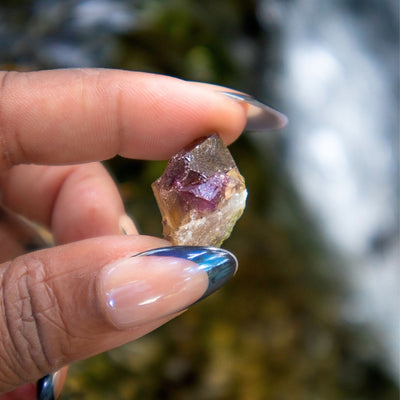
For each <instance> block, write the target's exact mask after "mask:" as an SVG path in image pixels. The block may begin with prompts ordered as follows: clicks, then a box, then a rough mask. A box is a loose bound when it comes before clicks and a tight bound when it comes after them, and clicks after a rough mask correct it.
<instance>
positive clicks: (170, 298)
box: [98, 246, 237, 329]
mask: <svg viewBox="0 0 400 400" xmlns="http://www.w3.org/2000/svg"><path fill="white" fill-rule="evenodd" d="M236 270H237V260H236V258H235V256H234V255H233V254H232V253H230V252H228V251H226V250H223V249H218V248H213V247H197V246H172V247H164V248H160V249H155V250H150V251H146V252H144V253H140V254H137V255H136V256H133V257H131V258H126V259H123V260H118V261H117V262H114V263H113V264H111V265H109V266H106V267H104V268H103V270H102V271H101V273H100V275H99V281H98V284H99V286H98V289H99V290H98V293H99V300H100V303H101V306H102V308H103V310H104V312H105V315H106V316H107V318H108V319H109V320H110V322H111V323H112V324H113V325H114V326H115V327H117V328H119V329H123V328H128V327H133V326H136V325H140V324H143V323H146V322H150V321H153V320H156V319H159V318H162V317H166V316H168V315H172V314H175V313H177V312H180V311H183V310H185V309H186V308H188V307H189V306H191V305H193V304H194V303H197V302H198V301H200V300H202V299H204V298H205V297H207V296H209V295H210V294H211V293H213V292H215V291H216V290H217V289H218V288H220V287H221V286H222V285H223V284H225V283H226V282H227V281H228V280H229V279H230V278H232V276H233V275H234V274H235V272H236Z"/></svg>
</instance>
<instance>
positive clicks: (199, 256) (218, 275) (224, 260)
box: [135, 246, 238, 301]
mask: <svg viewBox="0 0 400 400" xmlns="http://www.w3.org/2000/svg"><path fill="white" fill-rule="evenodd" d="M136 256H164V257H177V258H183V259H185V260H189V261H192V262H195V263H196V264H197V265H198V266H199V268H200V269H201V270H203V271H205V272H207V275H208V288H207V290H206V291H205V293H204V294H203V296H202V297H201V298H200V299H199V300H198V301H200V300H202V299H204V298H206V297H207V296H209V295H210V294H211V293H213V292H215V291H216V290H218V289H219V288H220V287H221V286H223V285H224V284H225V283H226V282H228V281H229V280H230V279H231V278H232V277H233V275H235V273H236V271H237V268H238V262H237V259H236V257H235V256H234V255H233V254H232V253H231V252H229V251H227V250H224V249H220V248H217V247H203V246H171V247H162V248H159V249H154V250H149V251H146V252H143V253H140V254H137V255H136ZM136 256H135V257H136Z"/></svg>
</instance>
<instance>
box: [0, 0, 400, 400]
mask: <svg viewBox="0 0 400 400" xmlns="http://www.w3.org/2000/svg"><path fill="white" fill-rule="evenodd" d="M0 66H1V67H2V68H3V69H15V70H24V71H27V70H36V69H44V68H60V67H111V68H124V69H132V70H141V71H149V72H156V73H162V74H168V75H173V76H177V77H180V78H183V79H189V80H200V81H207V82H214V83H217V84H221V85H226V86H230V87H233V88H236V89H239V90H242V91H244V92H247V93H250V94H252V95H254V96H255V97H257V98H258V99H260V100H262V101H264V102H266V103H268V104H270V105H272V106H274V107H275V108H277V109H279V110H280V111H282V112H284V113H286V114H287V115H288V116H289V119H290V124H289V125H288V126H287V127H286V128H285V129H284V130H282V131H280V132H271V133H257V132H255V133H246V134H244V135H243V136H242V137H241V138H240V139H239V141H238V142H237V143H235V144H233V145H232V146H231V151H232V153H233V155H234V158H235V159H236V162H237V164H238V167H239V169H240V170H241V172H242V174H243V175H244V176H245V178H246V181H247V186H248V190H249V199H248V206H247V209H246V211H245V214H244V215H243V217H242V218H241V220H240V221H239V223H238V225H237V227H236V228H235V230H234V232H233V234H232V236H231V238H230V239H229V240H228V241H227V242H225V244H224V247H226V248H227V249H230V250H232V251H233V252H234V253H235V254H236V255H237V257H238V259H239V262H240V270H239V272H238V274H237V275H236V277H235V278H234V280H233V281H231V282H230V283H229V284H228V285H226V286H225V287H224V288H223V289H222V290H220V291H219V292H218V293H217V294H215V295H213V296H211V297H210V298H208V299H207V300H205V301H204V302H202V303H201V304H198V305H196V306H194V307H193V308H192V309H191V310H190V311H188V312H187V313H185V314H184V315H183V316H181V317H179V318H178V319H176V320H174V321H172V322H170V323H169V324H167V325H166V326H164V327H162V328H160V329H159V330H157V331H156V332H154V333H152V334H150V335H148V336H146V337H144V338H142V339H140V340H138V341H136V342H134V343H130V344H127V345H125V346H123V347H121V348H119V349H116V350H113V351H110V352H108V353H105V354H101V355H99V356H97V357H94V358H92V359H90V360H87V361H83V362H80V363H77V364H76V365H74V366H72V368H71V369H70V376H69V378H68V380H67V384H66V387H65V391H64V393H63V396H62V398H63V399H71V400H72V399H134V400H141V399H146V400H153V399H154V400H155V399H157V400H158V399H159V400H163V399H166V400H169V399H174V400H186V399H193V400H208V399H210V400H231V399H238V400H264V399H266V400H269V399H273V400H275V399H276V400H278V399H279V400H285V399H290V400H296V399H302V400H303V399H305V400H308V399H322V400H330V399H357V400H358V399H371V400H372V399H374V400H376V399H395V398H396V399H397V398H398V389H399V373H400V366H399V365H400V361H399V358H400V326H399V323H400V315H399V305H400V297H399V283H400V270H399V266H400V254H399V251H400V250H399V3H398V1H396V0H335V1H332V0H246V1H243V0H242V1H241V0H219V1H217V0H202V1H195V0H163V1H161V0H130V1H129V0H114V1H112V0H81V1H78V0H63V1H56V0H37V1H23V0H21V1H19V0H1V3H0ZM107 164H108V166H109V168H110V171H111V172H112V174H113V175H114V177H115V179H116V180H117V181H118V182H119V184H120V188H121V193H122V195H123V197H124V200H125V202H126V205H127V208H128V210H129V212H130V213H131V214H132V215H134V216H135V218H136V219H137V221H138V224H139V226H140V229H141V231H142V232H143V233H146V234H153V235H158V236H160V235H161V222H160V216H159V215H158V213H157V212H156V203H155V201H154V199H153V195H152V192H151V188H150V184H151V182H152V181H154V180H155V179H156V178H157V177H158V176H159V175H160V174H161V173H162V171H163V168H164V167H165V163H164V162H142V161H132V160H125V159H122V158H117V159H114V160H111V161H109V162H108V163H107Z"/></svg>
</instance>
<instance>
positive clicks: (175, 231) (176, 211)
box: [152, 135, 247, 246]
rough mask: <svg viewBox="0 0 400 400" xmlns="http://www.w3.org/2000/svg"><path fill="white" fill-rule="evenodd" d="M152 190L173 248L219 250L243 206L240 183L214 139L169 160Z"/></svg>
mask: <svg viewBox="0 0 400 400" xmlns="http://www.w3.org/2000/svg"><path fill="white" fill-rule="evenodd" d="M152 188H153V192H154V195H155V197H156V200H157V203H158V206H159V208H160V212H161V215H162V219H163V227H164V230H163V234H164V237H165V238H166V239H168V240H170V241H171V242H172V243H173V244H174V245H201V246H219V245H221V243H222V242H223V241H224V240H225V239H226V238H228V237H229V235H230V233H231V231H232V229H233V226H234V225H235V223H236V221H237V220H238V218H239V217H240V216H241V215H242V213H243V210H244V208H245V205H246V197H247V191H246V187H245V184H244V179H243V177H242V176H241V175H240V173H239V170H238V169H237V167H236V164H235V162H234V160H233V158H232V156H231V154H230V152H229V150H228V149H227V147H226V146H225V145H224V144H223V142H222V141H221V139H220V138H219V136H218V135H212V136H210V137H207V138H202V139H199V140H197V141H196V142H194V143H192V144H191V145H189V146H188V147H186V148H185V149H183V150H182V151H180V152H179V153H177V154H176V155H174V156H173V157H172V158H171V159H170V160H169V162H168V165H167V168H166V169H165V171H164V173H163V175H162V176H161V177H160V178H158V179H157V180H156V181H155V182H154V183H153V184H152Z"/></svg>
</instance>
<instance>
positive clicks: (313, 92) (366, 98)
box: [259, 0, 400, 380]
mask: <svg viewBox="0 0 400 400" xmlns="http://www.w3.org/2000/svg"><path fill="white" fill-rule="evenodd" d="M357 4H358V5H359V6H360V7H359V8H358V6H357ZM350 6H351V7H350ZM259 16H260V19H261V20H262V19H264V20H265V19H266V20H267V22H268V23H273V24H276V25H279V26H280V29H281V32H282V51H283V57H282V67H283V68H282V74H281V77H280V80H281V82H280V84H279V85H277V86H278V87H279V88H280V91H281V92H280V93H279V94H278V96H279V97H280V100H281V103H282V105H283V108H284V109H283V110H282V111H285V112H286V113H287V114H288V116H289V120H290V125H289V126H288V128H287V129H286V133H285V134H286V135H287V137H286V140H287V143H288V149H289V152H288V167H289V170H290V173H291V175H292V177H293V180H294V182H295V184H296V185H297V187H298V189H299V192H300V193H301V194H302V195H303V198H304V199H305V201H306V204H307V205H308V209H309V210H310V212H311V213H312V214H313V215H314V216H315V217H316V218H317V220H318V222H319V224H320V227H321V228H322V230H323V232H325V234H326V236H327V238H328V240H329V241H330V242H331V243H332V246H333V247H335V248H336V249H337V251H338V252H339V253H341V254H342V255H343V256H344V259H345V260H347V262H346V265H344V266H343V268H342V269H341V270H340V271H337V273H340V274H344V275H345V279H346V281H350V283H351V287H352V289H353V292H352V294H351V300H350V302H348V303H347V304H345V306H344V310H343V314H344V318H345V320H346V321H347V322H348V323H354V324H358V323H368V324H369V325H370V326H371V328H372V329H374V330H375V331H376V332H378V333H379V337H380V338H381V341H382V346H383V347H384V350H385V352H384V353H385V354H383V355H382V361H383V363H384V366H385V367H386V369H387V370H388V371H389V372H390V373H391V374H392V375H393V376H394V377H395V379H396V380H398V376H399V372H400V297H399V291H400V272H399V271H400V249H399V245H400V243H399V203H398V202H399V192H398V186H399V180H398V179H399V178H398V167H399V166H398V155H399V148H398V135H399V92H398V83H399V82H398V79H399V76H398V72H399V71H398V61H399V48H398V45H399V44H398V16H399V5H398V2H396V1H392V0H373V1H372V0H365V1H334V2H332V1H331V0H293V1H280V0H276V1H266V0H265V1H264V2H262V3H261V7H260V15H259ZM388 38H389V39H391V40H388ZM266 81H268V77H266ZM266 84H267V83H266Z"/></svg>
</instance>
